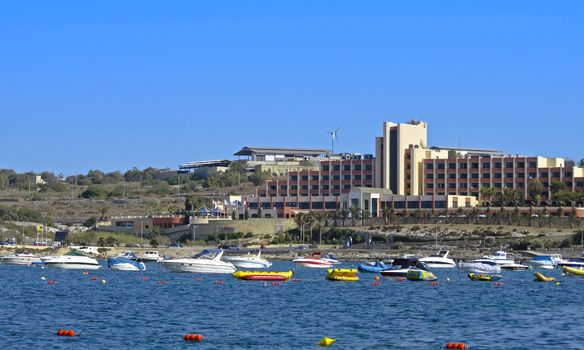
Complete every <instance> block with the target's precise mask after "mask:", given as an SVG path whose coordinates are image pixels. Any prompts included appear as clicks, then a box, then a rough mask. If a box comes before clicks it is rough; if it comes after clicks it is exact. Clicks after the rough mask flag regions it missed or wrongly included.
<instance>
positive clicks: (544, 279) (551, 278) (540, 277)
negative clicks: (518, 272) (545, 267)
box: [534, 272, 556, 282]
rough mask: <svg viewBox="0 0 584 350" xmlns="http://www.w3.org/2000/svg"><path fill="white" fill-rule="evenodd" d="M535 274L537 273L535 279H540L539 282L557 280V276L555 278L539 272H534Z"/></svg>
mask: <svg viewBox="0 0 584 350" xmlns="http://www.w3.org/2000/svg"><path fill="white" fill-rule="evenodd" d="M534 275H535V280H536V281H538V282H555V281H556V279H555V278H553V277H546V276H544V275H542V274H541V273H539V272H536V273H534Z"/></svg>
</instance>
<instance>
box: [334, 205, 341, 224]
mask: <svg viewBox="0 0 584 350" xmlns="http://www.w3.org/2000/svg"><path fill="white" fill-rule="evenodd" d="M341 212H342V211H341V209H337V210H335V211H334V212H333V214H332V216H333V226H334V227H337V220H338V219H340V218H341V216H342V215H341Z"/></svg>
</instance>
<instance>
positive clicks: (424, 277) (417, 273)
mask: <svg viewBox="0 0 584 350" xmlns="http://www.w3.org/2000/svg"><path fill="white" fill-rule="evenodd" d="M406 278H407V279H408V280H409V281H436V280H437V279H438V277H436V275H434V274H433V273H432V272H430V271H424V270H421V269H418V268H411V269H409V270H408V273H407V274H406Z"/></svg>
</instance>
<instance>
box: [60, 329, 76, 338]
mask: <svg viewBox="0 0 584 350" xmlns="http://www.w3.org/2000/svg"><path fill="white" fill-rule="evenodd" d="M57 335H58V336H59V337H74V336H75V330H73V329H58V330H57Z"/></svg>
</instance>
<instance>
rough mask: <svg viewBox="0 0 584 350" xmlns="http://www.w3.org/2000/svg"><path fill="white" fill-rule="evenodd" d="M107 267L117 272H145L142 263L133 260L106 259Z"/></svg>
mask: <svg viewBox="0 0 584 350" xmlns="http://www.w3.org/2000/svg"><path fill="white" fill-rule="evenodd" d="M107 266H108V267H109V268H110V269H112V270H118V271H145V270H146V265H144V263H143V262H137V261H135V260H131V259H127V258H121V257H114V258H109V259H107Z"/></svg>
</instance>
